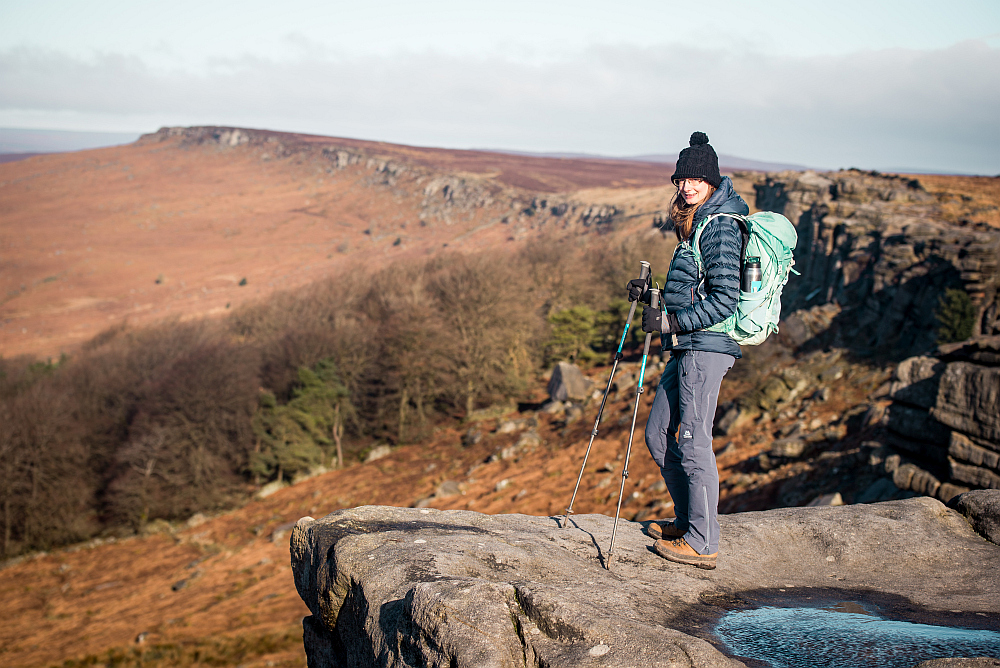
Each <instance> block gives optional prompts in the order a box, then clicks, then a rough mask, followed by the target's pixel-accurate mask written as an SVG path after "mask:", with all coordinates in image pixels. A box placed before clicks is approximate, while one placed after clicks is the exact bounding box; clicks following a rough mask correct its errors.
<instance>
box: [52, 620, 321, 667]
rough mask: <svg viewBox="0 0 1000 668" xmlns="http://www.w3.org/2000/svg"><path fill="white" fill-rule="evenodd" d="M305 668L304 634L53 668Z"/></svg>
mask: <svg viewBox="0 0 1000 668" xmlns="http://www.w3.org/2000/svg"><path fill="white" fill-rule="evenodd" d="M240 665H243V666H250V665H262V666H265V665H266V666H268V667H274V668H304V666H305V665H306V657H305V654H304V653H303V650H302V631H301V630H300V629H299V628H298V627H297V626H296V627H292V628H289V629H288V630H286V631H284V632H278V633H265V634H262V635H255V636H254V635H238V636H234V637H222V638H215V639H212V640H207V639H198V640H191V641H186V642H176V643H160V644H149V645H137V646H135V647H117V648H114V649H109V650H107V651H106V652H103V653H101V654H90V655H88V656H85V657H82V658H78V659H68V660H66V661H63V662H62V663H60V664H54V666H53V668H91V667H98V666H99V667H101V668H167V667H168V666H169V667H170V668H188V667H189V666H240Z"/></svg>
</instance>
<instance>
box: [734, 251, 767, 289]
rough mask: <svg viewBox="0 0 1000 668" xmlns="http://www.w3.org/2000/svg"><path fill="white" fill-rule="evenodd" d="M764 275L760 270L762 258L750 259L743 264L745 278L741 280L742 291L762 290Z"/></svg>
mask: <svg viewBox="0 0 1000 668" xmlns="http://www.w3.org/2000/svg"><path fill="white" fill-rule="evenodd" d="M763 280H764V275H763V274H762V273H761V270H760V258H759V257H748V258H747V260H746V262H744V263H743V276H742V277H741V278H740V290H742V291H743V292H757V291H759V290H760V288H761V285H762V282H763Z"/></svg>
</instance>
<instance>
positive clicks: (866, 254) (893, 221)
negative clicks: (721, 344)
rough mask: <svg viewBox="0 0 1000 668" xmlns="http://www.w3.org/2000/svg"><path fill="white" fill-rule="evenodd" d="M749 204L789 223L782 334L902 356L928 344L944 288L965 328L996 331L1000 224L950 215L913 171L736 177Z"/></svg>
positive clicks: (999, 329) (999, 324)
mask: <svg viewBox="0 0 1000 668" xmlns="http://www.w3.org/2000/svg"><path fill="white" fill-rule="evenodd" d="M737 178H738V180H740V181H741V182H742V184H743V188H744V190H749V188H750V187H752V189H753V192H754V194H755V203H756V206H757V208H758V209H762V210H769V211H777V212H779V213H783V214H784V215H785V216H786V217H788V219H789V220H791V221H792V222H793V223H794V224H795V226H796V229H797V230H798V234H799V243H798V246H797V247H796V249H795V268H796V269H797V270H798V271H799V272H801V276H798V277H792V279H791V280H790V281H789V283H788V285H787V286H786V289H785V292H784V294H783V295H782V297H783V304H784V309H783V310H784V313H786V314H788V315H787V317H786V319H785V323H784V327H783V336H784V339H785V340H786V341H787V342H789V343H791V344H793V345H795V346H800V345H803V344H806V343H807V342H810V341H811V342H813V343H816V344H820V345H828V346H829V345H832V346H836V347H844V348H849V349H851V350H852V351H853V352H855V353H859V354H862V355H866V356H867V355H875V356H881V357H886V356H888V357H892V358H895V359H902V358H905V357H909V356H911V355H915V354H920V353H924V352H927V351H930V350H932V349H933V348H934V346H935V339H936V335H937V331H936V330H937V327H938V323H937V322H936V320H935V312H936V311H937V310H938V308H939V301H940V298H941V296H942V295H943V294H944V293H945V291H946V290H947V289H949V288H951V289H959V290H962V291H964V292H965V293H966V294H968V296H969V298H970V301H971V303H972V305H973V307H974V309H975V319H974V326H973V331H972V334H973V335H981V336H989V335H994V334H1000V297H998V287H1000V270H998V267H1000V230H998V229H995V228H992V227H989V226H987V225H985V224H965V225H962V224H955V223H954V222H950V221H948V220H947V218H948V216H947V215H946V213H945V211H944V210H943V208H942V204H941V202H940V201H939V199H938V198H937V197H935V196H933V195H931V194H930V193H928V192H927V191H926V190H925V189H924V188H923V187H922V186H921V184H920V182H919V180H917V179H911V178H905V177H898V176H887V175H879V174H874V173H866V172H860V171H858V170H843V171H839V172H826V173H816V172H811V171H806V172H780V173H772V174H747V173H742V174H740V175H738V176H737Z"/></svg>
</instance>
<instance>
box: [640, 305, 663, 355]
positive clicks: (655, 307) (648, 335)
mask: <svg viewBox="0 0 1000 668" xmlns="http://www.w3.org/2000/svg"><path fill="white" fill-rule="evenodd" d="M649 307H650V308H652V309H659V308H660V291H659V290H658V289H656V288H650V289H649ZM652 338H653V335H652V333H648V334H646V343H645V345H644V346H643V348H642V356H643V357H644V358H645V356H646V355H648V354H649V340H650V339H652Z"/></svg>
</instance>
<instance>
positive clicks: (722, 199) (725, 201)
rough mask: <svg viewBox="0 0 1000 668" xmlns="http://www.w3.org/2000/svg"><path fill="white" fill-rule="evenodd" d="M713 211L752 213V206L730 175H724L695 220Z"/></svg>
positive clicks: (699, 208)
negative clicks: (745, 199) (734, 185)
mask: <svg viewBox="0 0 1000 668" xmlns="http://www.w3.org/2000/svg"><path fill="white" fill-rule="evenodd" d="M713 213H738V214H740V215H743V216H745V215H747V214H748V213H750V207H749V206H747V203H746V202H744V201H743V198H742V197H740V196H739V193H737V192H736V189H735V188H733V181H732V179H730V178H729V177H728V176H724V177H722V183H720V184H719V187H718V188H716V190H715V192H714V193H712V196H711V197H709V198H708V201H707V202H705V203H704V204H702V205H701V206H700V207H698V212H697V213H696V214H695V218H694V220H695V222H698V221H699V220H702V219H703V218H705V217H707V216H711V215H712V214H713Z"/></svg>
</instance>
